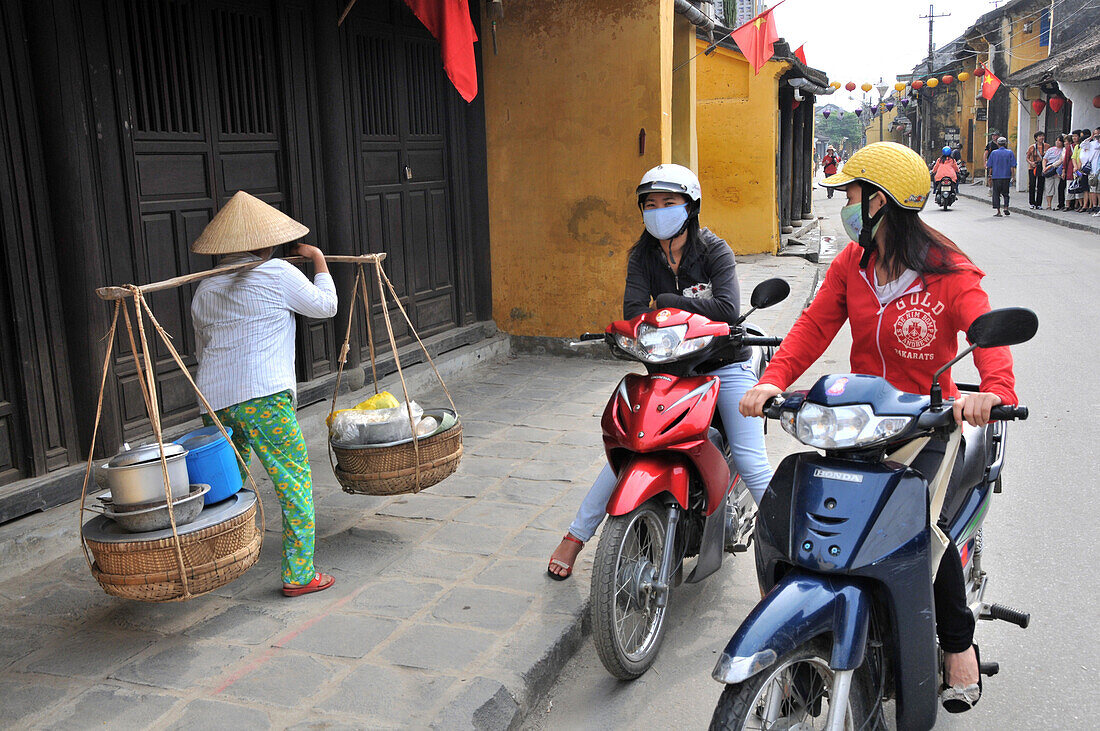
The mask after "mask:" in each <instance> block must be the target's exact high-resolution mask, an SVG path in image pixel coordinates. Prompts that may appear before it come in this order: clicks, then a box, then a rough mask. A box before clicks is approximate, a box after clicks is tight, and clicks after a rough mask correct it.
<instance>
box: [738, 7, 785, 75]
mask: <svg viewBox="0 0 1100 731" xmlns="http://www.w3.org/2000/svg"><path fill="white" fill-rule="evenodd" d="M780 4H781V3H776V4H775V5H774V6H772V7H770V8H768V9H767V10H765V11H764V12H762V13H760V15H757V16H756V17H755V18H753V19H752V20H750V21H749V22H747V23H745V24H744V25H742V26H741V27H739V28H737V29H736V30H734V31H733V33H731V34H730V35H731V36H732V37H733V42H734V43H736V44H737V47H738V48H739V49H740V50H741V53H742V54H744V56H745V58H746V59H748V61H749V63H751V64H752V69H753V71H755V72H756V73H760V69H762V68H764V64H766V63H767V62H768V59H770V58H771V57H772V53H773V46H774V44H775V42H776V41H778V40H779V33H778V32H777V31H776V30H775V18H774V17H772V11H773V10H775V9H776V8H777V7H779V5H780Z"/></svg>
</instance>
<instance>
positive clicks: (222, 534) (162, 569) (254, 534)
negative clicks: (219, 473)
mask: <svg viewBox="0 0 1100 731" xmlns="http://www.w3.org/2000/svg"><path fill="white" fill-rule="evenodd" d="M257 502H258V501H257ZM179 541H180V549H181V551H182V552H183V563H184V565H185V566H186V567H188V568H187V574H188V578H190V576H191V574H192V573H195V574H196V576H200V575H201V576H205V575H206V574H210V573H212V572H213V573H219V572H220V573H221V574H222V575H223V578H224V577H225V576H227V575H228V574H226V568H227V567H228V566H229V565H230V564H231V565H232V566H233V567H234V568H233V571H236V573H235V574H234V575H233V576H232V578H224V580H222V581H221V583H219V584H217V585H216V586H213V587H211V588H217V586H221V585H222V584H225V583H228V582H229V581H232V580H233V579H235V578H237V576H239V575H240V574H241V573H243V571H244V570H245V569H247V568H248V567H249V566H251V565H252V564H253V563H255V561H256V557H257V556H259V547H260V531H259V529H258V528H257V527H256V503H253V504H252V505H251V506H250V507H249V508H248V510H246V511H244V512H243V513H241V514H240V515H237V516H234V517H233V518H230V519H229V520H226V521H225V522H222V523H218V524H217V525H212V526H210V527H208V528H203V529H202V530H199V531H195V532H194V533H187V534H184V535H181V536H180V537H179ZM85 542H86V543H87V544H88V548H89V550H91V552H92V556H94V557H95V565H94V567H93V569H94V571H93V573H95V572H96V571H98V573H97V574H96V580H97V581H99V583H100V584H101V585H102V586H103V588H104V590H106V591H107V593H109V594H115V595H116V596H125V595H124V594H120V593H117V592H114V591H111V589H109V588H108V585H110V586H111V587H117V586H120V585H126V586H135V585H137V584H140V583H151V584H165V583H172V582H173V581H174V582H176V583H177V584H178V582H179V564H178V561H177V557H176V542H175V539H173V538H170V537H169V538H162V539H160V540H155V541H128V542H125V543H100V542H99V541H95V540H92V539H86V540H85ZM252 554H255V555H252ZM231 557H235V558H233V559H232V561H230V562H229V564H226V560H227V559H229V558H231ZM242 563H246V564H247V565H243V566H242V565H240V564H242ZM223 564H226V565H224V566H223ZM233 571H229V573H233ZM101 576H102V577H104V578H101ZM157 577H175V578H174V579H171V578H157ZM123 578H125V582H123V581H122V579H123ZM207 578H208V579H209V580H210V581H213V580H214V578H213V577H207ZM105 582H106V583H105ZM151 591H152V592H153V593H154V594H155V593H157V592H158V591H161V589H152V590H151ZM206 591H210V589H206ZM182 592H183V587H182V585H179V592H178V593H179V594H182ZM191 593H192V594H197V593H201V592H199V591H197V590H196V589H195V588H194V587H192V588H191ZM130 598H138V597H130ZM166 598H167V597H164V598H161V599H152V598H147V599H144V601H164V600H165V599H166Z"/></svg>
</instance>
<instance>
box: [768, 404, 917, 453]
mask: <svg viewBox="0 0 1100 731" xmlns="http://www.w3.org/2000/svg"><path fill="white" fill-rule="evenodd" d="M911 422H912V418H911V417H908V416H876V415H875V412H874V411H872V410H871V407H870V406H869V405H867V404H853V405H851V406H822V405H820V404H815V403H810V402H806V403H804V404H803V405H802V408H800V409H799V410H798V413H797V414H796V415H795V416H794V418H793V419H783V420H782V421H781V423H782V424H783V429H784V430H785V431H786V432H788V433H789V434H791V435H792V436H793V437H794V438H795V439H797V440H798V441H800V442H802V443H803V444H808V445H810V446H811V447H817V448H818V449H846V448H850V447H869V446H871V445H873V444H878V443H879V442H885V441H888V440H889V439H890V438H892V437H895V436H897V435H898V434H901V433H902V432H904V431H905V430H906V429H908V428H909V424H910V423H911Z"/></svg>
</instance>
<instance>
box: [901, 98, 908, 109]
mask: <svg viewBox="0 0 1100 731" xmlns="http://www.w3.org/2000/svg"><path fill="white" fill-rule="evenodd" d="M901 105H902V106H903V107H907V106H909V97H905V98H904V99H902V100H901Z"/></svg>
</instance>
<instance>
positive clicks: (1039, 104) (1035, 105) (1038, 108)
mask: <svg viewBox="0 0 1100 731" xmlns="http://www.w3.org/2000/svg"><path fill="white" fill-rule="evenodd" d="M1046 106H1047V103H1046V102H1045V101H1043V100H1042V99H1036V100H1035V101H1033V102H1032V103H1031V108H1032V109H1034V110H1035V114H1042V113H1043V110H1044V109H1046Z"/></svg>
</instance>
